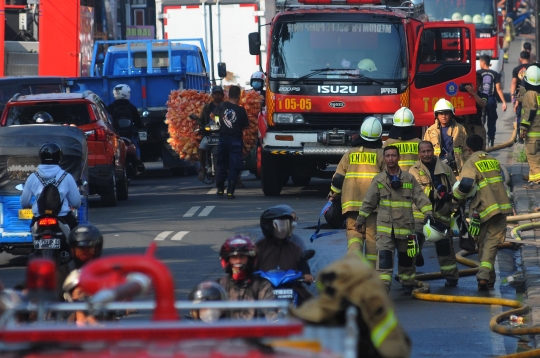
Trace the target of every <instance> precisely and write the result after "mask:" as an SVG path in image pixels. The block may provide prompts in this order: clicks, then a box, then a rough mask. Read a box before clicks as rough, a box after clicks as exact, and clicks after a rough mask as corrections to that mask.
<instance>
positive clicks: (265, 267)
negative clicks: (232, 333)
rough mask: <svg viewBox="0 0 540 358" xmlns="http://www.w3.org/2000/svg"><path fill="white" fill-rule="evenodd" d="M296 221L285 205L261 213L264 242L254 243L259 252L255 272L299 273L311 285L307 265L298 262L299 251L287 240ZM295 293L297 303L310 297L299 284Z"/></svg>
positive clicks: (294, 214) (311, 278)
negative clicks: (298, 300)
mask: <svg viewBox="0 0 540 358" xmlns="http://www.w3.org/2000/svg"><path fill="white" fill-rule="evenodd" d="M297 220H298V217H297V216H296V213H295V212H294V210H293V209H292V208H291V207H290V206H288V205H277V206H272V207H270V208H268V209H266V210H265V211H264V212H263V213H262V215H261V220H260V222H261V230H262V232H263V235H264V238H263V239H262V240H258V241H257V242H256V243H255V246H256V247H257V252H258V260H257V263H256V265H255V271H259V270H261V271H270V270H275V269H278V270H284V271H287V270H295V271H301V272H302V274H303V276H302V277H303V279H304V282H305V283H307V284H310V283H311V282H313V276H312V275H311V269H310V267H309V264H308V263H307V261H305V260H302V259H301V256H302V249H301V248H300V247H299V246H298V245H296V244H295V243H293V242H292V241H291V240H290V238H291V236H292V233H293V230H294V228H295V227H296V222H297ZM294 289H295V291H296V292H297V293H298V296H299V297H300V298H301V300H300V302H302V301H303V300H306V299H308V298H310V297H311V296H312V295H311V294H310V293H309V292H308V290H307V289H306V288H305V287H304V286H303V285H302V284H301V283H299V284H297V285H295V287H294Z"/></svg>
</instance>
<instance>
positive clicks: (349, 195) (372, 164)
mask: <svg viewBox="0 0 540 358" xmlns="http://www.w3.org/2000/svg"><path fill="white" fill-rule="evenodd" d="M383 168H384V160H383V150H382V148H377V149H371V148H364V147H358V148H353V149H351V150H349V151H348V152H347V153H345V154H344V155H343V157H342V158H341V161H340V162H339V165H338V167H337V169H336V172H335V173H334V178H333V179H332V186H331V187H330V188H331V190H332V191H333V192H334V193H341V208H342V211H343V213H346V212H348V211H358V210H360V207H361V206H362V200H364V195H365V194H366V191H367V188H368V187H369V184H370V183H371V181H372V180H373V178H374V177H375V176H376V175H377V174H379V173H380V172H381V171H382V170H383ZM339 176H341V178H344V179H343V185H342V187H339V184H338V183H339V180H334V179H335V178H336V177H339Z"/></svg>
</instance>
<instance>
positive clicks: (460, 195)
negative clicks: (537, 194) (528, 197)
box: [454, 151, 512, 223]
mask: <svg viewBox="0 0 540 358" xmlns="http://www.w3.org/2000/svg"><path fill="white" fill-rule="evenodd" d="M466 178H470V179H473V180H474V184H473V185H475V186H476V194H475V195H474V196H473V198H472V200H471V204H470V207H469V214H473V213H474V212H477V213H478V214H479V215H480V222H481V223H484V222H486V221H488V220H489V219H491V218H492V217H493V216H495V215H496V214H504V215H508V214H512V204H510V199H508V195H507V194H506V189H505V187H504V184H503V178H502V175H501V165H500V163H499V161H498V160H497V159H495V158H494V157H492V156H491V155H489V154H487V153H486V152H483V151H478V152H474V153H473V154H472V155H471V157H470V158H469V160H467V162H465V164H464V165H463V169H462V170H461V181H462V182H463V180H464V179H466ZM471 190H473V189H471ZM467 194H468V193H464V192H462V191H461V190H460V187H458V188H457V189H456V190H455V191H454V197H455V198H456V199H458V200H460V201H462V200H465V199H466V197H467Z"/></svg>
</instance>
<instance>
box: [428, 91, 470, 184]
mask: <svg viewBox="0 0 540 358" xmlns="http://www.w3.org/2000/svg"><path fill="white" fill-rule="evenodd" d="M433 112H434V114H435V123H434V124H432V125H431V126H430V127H429V128H428V129H427V130H426V134H425V135H424V140H427V141H430V142H431V143H433V147H434V148H435V155H437V156H438V157H439V158H441V160H442V162H443V163H446V164H448V165H449V166H450V168H452V170H453V171H454V174H456V176H457V175H459V172H460V170H461V167H462V166H463V163H464V162H465V161H466V160H467V159H468V154H467V153H465V147H466V146H465V141H466V140H467V131H466V130H465V127H463V126H462V125H461V124H459V123H457V122H456V120H455V118H454V116H455V111H454V106H453V105H452V103H450V101H447V100H446V99H444V98H441V99H440V100H439V101H438V102H437V103H436V104H435V108H434V110H433Z"/></svg>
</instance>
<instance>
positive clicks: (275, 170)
mask: <svg viewBox="0 0 540 358" xmlns="http://www.w3.org/2000/svg"><path fill="white" fill-rule="evenodd" d="M261 165H262V167H261V169H262V173H261V174H262V177H261V188H262V191H263V193H264V195H265V196H278V195H279V194H280V193H281V189H283V178H282V171H281V170H280V168H279V166H278V161H277V160H276V158H273V156H272V154H269V153H263V155H262V163H261Z"/></svg>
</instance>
